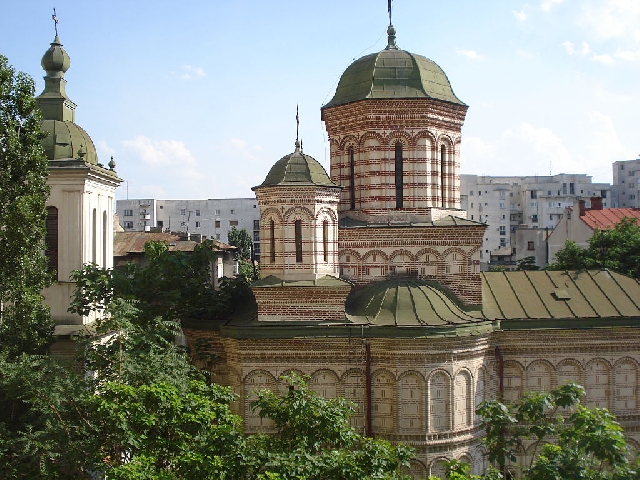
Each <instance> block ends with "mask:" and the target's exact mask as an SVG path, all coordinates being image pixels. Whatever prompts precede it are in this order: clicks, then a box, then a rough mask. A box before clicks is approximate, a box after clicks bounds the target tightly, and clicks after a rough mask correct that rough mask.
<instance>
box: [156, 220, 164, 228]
mask: <svg viewBox="0 0 640 480" xmlns="http://www.w3.org/2000/svg"><path fill="white" fill-rule="evenodd" d="M157 226H158V228H159V229H160V230H162V227H164V222H163V221H162V220H158V223H157Z"/></svg>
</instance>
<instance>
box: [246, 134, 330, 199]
mask: <svg viewBox="0 0 640 480" xmlns="http://www.w3.org/2000/svg"><path fill="white" fill-rule="evenodd" d="M276 185H288V186H307V185H318V186H324V187H335V188H341V187H339V186H338V185H336V184H335V183H333V182H332V181H331V179H330V178H329V175H327V172H326V171H325V169H324V167H323V166H322V165H320V163H319V162H318V161H317V160H316V159H315V158H313V157H311V156H309V155H305V154H304V153H302V150H301V149H300V146H299V143H298V142H296V149H295V151H294V152H293V153H290V154H289V155H285V156H284V157H282V158H281V159H280V160H278V161H277V162H276V163H275V164H274V165H273V167H271V170H269V173H268V174H267V177H266V178H265V179H264V182H262V183H261V184H260V185H258V186H257V187H253V189H252V190H255V189H256V188H260V187H273V186H276Z"/></svg>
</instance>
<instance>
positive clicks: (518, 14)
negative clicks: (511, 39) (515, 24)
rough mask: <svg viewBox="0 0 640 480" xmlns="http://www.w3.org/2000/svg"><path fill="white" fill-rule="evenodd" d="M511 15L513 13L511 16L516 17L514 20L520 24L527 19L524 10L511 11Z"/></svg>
mask: <svg viewBox="0 0 640 480" xmlns="http://www.w3.org/2000/svg"><path fill="white" fill-rule="evenodd" d="M512 13H513V16H514V17H516V19H517V20H520V21H521V22H524V21H525V20H526V19H527V14H526V12H525V11H524V9H522V10H520V11H519V12H516V11H515V10H512Z"/></svg>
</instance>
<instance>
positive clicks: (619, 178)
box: [612, 157, 640, 208]
mask: <svg viewBox="0 0 640 480" xmlns="http://www.w3.org/2000/svg"><path fill="white" fill-rule="evenodd" d="M612 192H613V202H612V203H613V205H612V206H613V207H616V208H640V157H639V158H638V159H636V160H623V161H619V162H613V188H612Z"/></svg>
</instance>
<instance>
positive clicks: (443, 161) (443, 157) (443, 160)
mask: <svg viewBox="0 0 640 480" xmlns="http://www.w3.org/2000/svg"><path fill="white" fill-rule="evenodd" d="M446 176H447V149H446V148H445V146H444V145H442V146H441V147H440V206H442V207H443V208H444V207H445V196H446V191H447V185H446V183H447V180H446Z"/></svg>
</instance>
